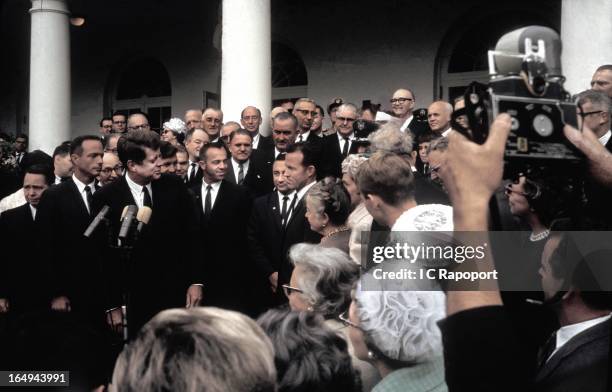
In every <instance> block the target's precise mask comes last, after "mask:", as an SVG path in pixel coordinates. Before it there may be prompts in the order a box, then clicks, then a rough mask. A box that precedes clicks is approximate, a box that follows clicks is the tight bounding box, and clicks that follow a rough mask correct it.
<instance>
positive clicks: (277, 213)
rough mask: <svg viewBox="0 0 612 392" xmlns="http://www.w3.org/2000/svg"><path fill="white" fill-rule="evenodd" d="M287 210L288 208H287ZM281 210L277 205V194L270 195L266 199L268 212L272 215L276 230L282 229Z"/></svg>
mask: <svg viewBox="0 0 612 392" xmlns="http://www.w3.org/2000/svg"><path fill="white" fill-rule="evenodd" d="M287 208H289V207H288V206H287ZM281 209H282V206H280V205H279V204H278V193H277V192H273V193H271V194H270V195H269V199H268V211H270V213H271V214H272V218H273V220H274V223H275V224H276V227H277V228H278V230H282V229H283V224H282V217H281V212H282V210H281Z"/></svg>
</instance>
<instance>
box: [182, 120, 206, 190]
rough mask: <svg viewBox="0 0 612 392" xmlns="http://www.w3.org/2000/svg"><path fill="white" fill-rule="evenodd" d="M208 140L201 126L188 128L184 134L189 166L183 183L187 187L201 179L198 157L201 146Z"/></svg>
mask: <svg viewBox="0 0 612 392" xmlns="http://www.w3.org/2000/svg"><path fill="white" fill-rule="evenodd" d="M209 142H210V137H209V136H208V134H207V133H206V131H205V130H203V129H202V128H194V129H191V130H188V131H187V133H186V134H185V149H186V150H187V152H188V153H189V167H188V168H187V176H186V177H185V183H186V184H187V186H188V187H191V186H192V185H195V184H199V183H200V182H201V181H202V171H201V170H200V166H199V165H198V159H199V158H198V157H199V155H200V149H201V148H202V146H203V145H204V144H206V143H209Z"/></svg>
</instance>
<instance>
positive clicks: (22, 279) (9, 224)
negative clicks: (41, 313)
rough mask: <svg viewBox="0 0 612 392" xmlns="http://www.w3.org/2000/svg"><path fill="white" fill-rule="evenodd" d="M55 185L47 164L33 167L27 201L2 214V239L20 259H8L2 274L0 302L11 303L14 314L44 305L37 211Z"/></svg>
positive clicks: (26, 189)
mask: <svg viewBox="0 0 612 392" xmlns="http://www.w3.org/2000/svg"><path fill="white" fill-rule="evenodd" d="M52 184H53V172H52V169H51V167H50V166H47V165H32V166H30V167H28V168H27V169H26V172H25V176H24V178H23V193H24V195H25V199H26V201H27V203H26V204H24V205H22V206H21V207H17V208H13V209H11V210H7V211H4V212H3V213H2V215H0V238H2V240H3V241H6V244H7V245H8V246H10V247H11V248H12V249H14V250H15V251H16V252H15V255H16V256H17V258H14V257H8V258H7V259H6V260H5V263H4V266H5V267H4V271H3V273H2V274H0V300H4V301H8V302H9V304H10V310H11V313H13V314H15V313H23V312H27V311H29V310H32V309H35V308H38V307H42V306H44V302H43V300H44V297H43V294H44V293H43V291H42V290H41V288H42V283H43V280H42V278H43V275H42V271H41V264H42V263H41V256H42V255H40V254H38V252H37V249H32V244H31V239H32V237H33V235H34V229H35V226H34V219H35V218H36V208H37V207H38V203H39V202H40V198H41V196H42V194H43V192H45V190H46V189H47V188H48V187H49V186H51V185H52Z"/></svg>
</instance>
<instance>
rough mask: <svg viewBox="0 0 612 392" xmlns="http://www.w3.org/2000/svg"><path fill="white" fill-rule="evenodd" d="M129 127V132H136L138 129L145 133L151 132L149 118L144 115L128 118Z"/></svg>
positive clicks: (137, 114)
mask: <svg viewBox="0 0 612 392" xmlns="http://www.w3.org/2000/svg"><path fill="white" fill-rule="evenodd" d="M127 126H128V131H135V130H137V129H142V130H145V131H150V130H151V126H150V125H149V118H148V117H147V115H146V114H144V113H134V114H131V115H130V117H129V118H128V122H127Z"/></svg>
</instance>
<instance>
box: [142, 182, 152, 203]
mask: <svg viewBox="0 0 612 392" xmlns="http://www.w3.org/2000/svg"><path fill="white" fill-rule="evenodd" d="M142 193H143V194H144V196H143V198H142V205H143V206H146V207H149V208H153V200H151V194H150V193H149V189H148V188H147V187H146V186H143V187H142Z"/></svg>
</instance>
